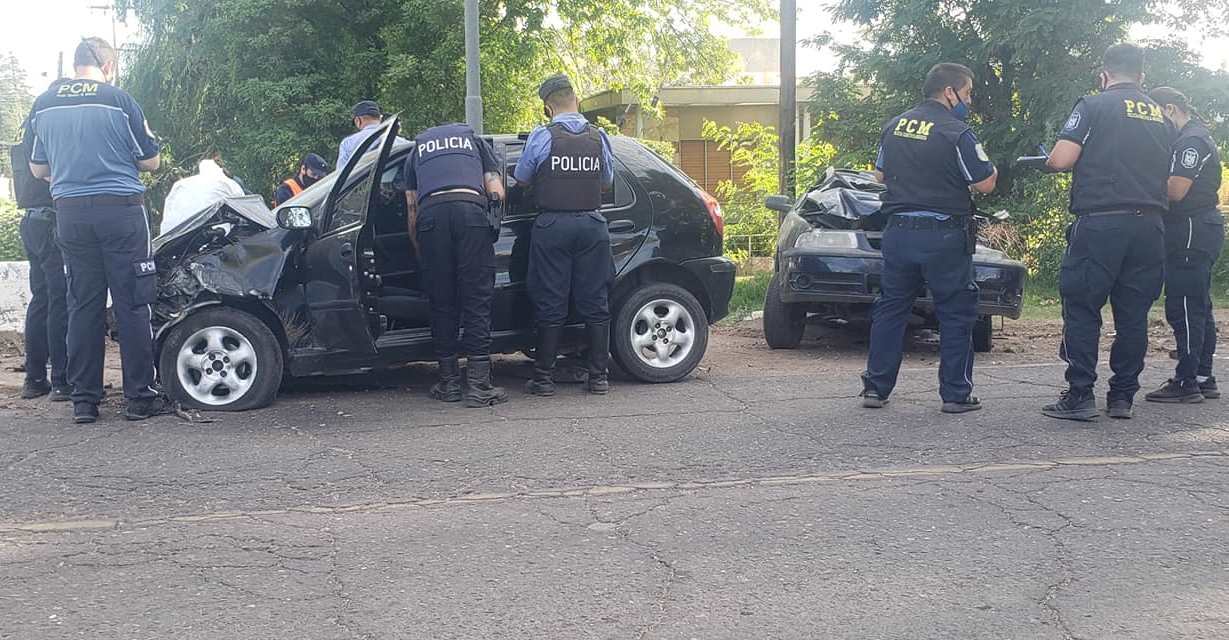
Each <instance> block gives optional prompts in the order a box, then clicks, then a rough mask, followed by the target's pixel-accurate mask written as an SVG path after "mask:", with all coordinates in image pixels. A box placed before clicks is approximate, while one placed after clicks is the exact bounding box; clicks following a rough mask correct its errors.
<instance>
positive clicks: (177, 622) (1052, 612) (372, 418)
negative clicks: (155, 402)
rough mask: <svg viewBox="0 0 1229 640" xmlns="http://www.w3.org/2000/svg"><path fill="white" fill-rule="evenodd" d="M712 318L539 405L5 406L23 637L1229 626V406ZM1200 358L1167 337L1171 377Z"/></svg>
mask: <svg viewBox="0 0 1229 640" xmlns="http://www.w3.org/2000/svg"><path fill="white" fill-rule="evenodd" d="M934 359H935V356H934V353H933V350H927V349H921V350H919V351H918V352H915V353H912V354H911V355H910V358H909V360H908V361H907V362H906V365H905V369H904V371H903V372H902V383H901V386H900V388H899V389H898V391H897V393H896V394H895V395H894V396H893V400H894V402H893V403H892V404H891V405H889V408H887V409H885V410H881V411H865V410H861V409H859V408H857V405H856V402H855V400H854V396H855V394H856V393H857V392H858V390H859V389H860V387H859V383H858V379H857V374H858V373H859V371H860V369H861V366H862V361H861V355H860V354H858V353H857V352H856V351H854V350H852V349H850V350H839V349H837V350H833V349H828V348H825V347H821V346H811V347H809V348H804V349H800V350H798V351H792V352H770V351H768V350H767V349H766V348H765V347H764V346H763V344H762V342H760V341H759V340H756V339H754V338H750V337H745V336H741V335H738V334H735V333H720V334H718V335H714V337H713V342H712V344H711V346H710V355H709V357H708V358H707V359H706V361H705V363H704V364H703V365H702V369H701V370H700V371H699V372H698V373H697V375H696V376H695V377H694V378H692V379H689V380H687V381H685V382H682V383H679V384H674V385H663V386H649V385H639V384H634V383H631V382H628V381H626V380H624V379H622V378H616V379H615V380H614V389H613V391H612V393H611V394H610V395H609V396H606V397H592V398H591V397H587V396H584V395H583V394H582V393H581V391H580V389H579V388H578V387H575V386H572V387H564V388H563V390H562V391H561V393H560V395H559V396H557V397H555V398H554V399H537V398H528V397H525V396H524V395H522V394H521V393H520V392H519V385H520V383H521V381H522V380H523V379H524V377H525V376H526V375H527V373H528V368H527V367H526V366H525V365H524V364H523V363H522V361H520V360H516V359H508V360H502V361H500V362H499V363H498V365H497V374H498V375H499V377H500V381H501V383H503V384H506V385H507V386H508V387H509V388H510V390H511V391H512V395H513V402H512V403H510V404H507V405H503V406H500V407H496V408H493V409H464V408H460V407H455V406H445V405H440V404H438V403H433V402H431V401H429V400H428V399H427V398H426V393H425V392H426V387H427V386H428V384H429V382H430V380H431V374H432V370H431V368H429V367H412V368H409V369H407V370H405V371H401V372H398V373H396V374H392V375H381V376H374V377H366V378H364V377H358V378H347V379H343V380H331V381H313V382H311V383H308V384H303V385H298V386H296V387H295V388H294V389H292V390H290V391H288V392H287V393H285V394H284V395H283V396H282V397H281V399H279V401H278V402H277V403H276V404H275V405H274V406H273V407H270V408H268V409H265V410H261V411H256V412H250V413H245V414H234V415H227V414H213V415H212V416H211V417H214V418H215V419H216V421H215V422H212V423H208V424H194V423H187V422H183V421H179V420H176V419H174V418H164V419H158V420H154V421H150V422H147V423H126V422H122V421H121V420H119V418H118V416H117V415H116V414H115V411H114V408H109V410H107V411H105V412H104V419H103V421H101V422H99V423H98V424H96V425H89V426H86V427H79V426H73V425H71V424H68V420H67V419H66V417H67V414H66V413H63V411H67V409H66V408H62V407H59V406H49V405H47V404H46V403H42V402H24V401H14V402H11V403H9V404H8V405H7V407H6V408H3V409H0V638H5V639H7V638H13V639H21V640H26V639H43V638H57V639H58V638H81V637H88V638H92V639H94V638H97V639H109V638H116V639H120V638H123V639H146V638H148V639H151V640H152V639H163V638H176V639H177V640H179V639H196V638H201V639H205V638H228V639H232V638H233V639H248V638H250V639H253V640H255V639H260V640H264V639H268V638H296V639H333V638H336V639H346V638H370V639H376V638H432V639H445V638H458V639H460V638H465V639H469V638H569V639H571V638H620V639H622V638H628V639H650V638H656V639H674V638H677V639H684V640H685V639H690V638H731V639H744V638H900V639H902V640H903V639H910V640H915V639H919V638H1029V639H1048V638H1054V639H1093V638H1114V639H1115V640H1119V639H1140V640H1145V639H1146V640H1154V639H1157V638H1224V637H1227V636H1229V548H1227V547H1229V542H1227V541H1229V521H1227V517H1229V491H1227V489H1229V411H1227V410H1226V405H1225V404H1224V403H1223V401H1216V402H1208V403H1205V404H1202V405H1188V406H1159V405H1145V404H1143V403H1141V404H1140V405H1139V406H1137V417H1136V419H1135V420H1131V421H1110V420H1108V419H1102V420H1101V421H1099V422H1096V423H1090V424H1078V423H1065V422H1059V421H1053V420H1049V419H1047V418H1044V417H1042V416H1041V415H1040V414H1039V413H1038V412H1037V409H1038V406H1039V405H1040V404H1041V403H1042V402H1043V401H1046V400H1049V399H1050V398H1052V397H1053V396H1054V395H1056V393H1057V391H1058V389H1059V388H1060V386H1061V379H1062V377H1061V376H1062V369H1061V366H1060V365H1058V364H1056V363H1052V362H1047V361H1045V360H1041V361H1037V360H1036V359H1032V360H1030V359H1028V358H1025V357H1019V356H1017V355H1013V354H1000V353H995V354H991V355H990V356H989V357H983V358H981V360H980V361H979V362H980V365H981V368H979V369H978V371H977V383H978V389H977V393H978V395H979V396H980V397H981V398H982V400H983V402H984V403H985V404H986V405H987V409H986V410H984V411H981V412H977V413H972V414H965V415H960V416H944V415H942V414H940V413H939V412H938V399H937V397H936V393H935V387H936V383H935V380H934V376H935V374H934V370H933V366H934ZM1169 366H1170V363H1169V362H1168V361H1164V360H1153V361H1152V362H1150V363H1149V368H1148V370H1147V372H1146V373H1145V380H1144V386H1145V387H1146V388H1149V387H1151V386H1153V385H1154V384H1159V383H1160V382H1162V381H1163V380H1164V379H1165V377H1166V375H1167V373H1168V367H1169Z"/></svg>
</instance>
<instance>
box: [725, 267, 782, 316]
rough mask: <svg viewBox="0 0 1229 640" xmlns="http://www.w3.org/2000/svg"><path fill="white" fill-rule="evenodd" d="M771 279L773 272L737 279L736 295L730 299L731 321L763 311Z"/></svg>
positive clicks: (735, 281)
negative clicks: (765, 294)
mask: <svg viewBox="0 0 1229 640" xmlns="http://www.w3.org/2000/svg"><path fill="white" fill-rule="evenodd" d="M771 279H772V272H771V271H765V272H760V273H753V274H751V275H746V276H738V277H737V278H735V280H734V295H733V296H731V297H730V315H729V319H730V320H731V321H738V320H742V319H743V318H746V317H747V316H748V315H750V314H751V313H752V312H753V311H759V310H760V309H763V308H764V293H765V292H766V291H768V281H769V280H771Z"/></svg>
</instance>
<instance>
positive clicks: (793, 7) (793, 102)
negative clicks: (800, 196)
mask: <svg viewBox="0 0 1229 640" xmlns="http://www.w3.org/2000/svg"><path fill="white" fill-rule="evenodd" d="M797 40H798V6H797V1H796V0H781V97H780V100H781V105H780V106H781V111H780V124H781V126H780V127H779V128H778V129H779V131H778V133H780V135H781V144H780V147H781V152H780V156H779V164H780V169H779V170H778V174H777V181H778V182H777V184H778V185H779V188H780V192H781V193H782V194H784V195H787V196H789V197H790V198H793V197H794V159H795V152H796V149H795V142H794V137H795V136H796V135H797V133H796V130H797V127H798V78H797V64H796V59H797V50H796V47H797Z"/></svg>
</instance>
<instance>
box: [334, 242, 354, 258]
mask: <svg viewBox="0 0 1229 640" xmlns="http://www.w3.org/2000/svg"><path fill="white" fill-rule="evenodd" d="M337 253H339V254H341V257H343V258H353V257H354V245H352V244H350V243H349V242H347V243H345V244H343V245H341V247H339V248H338V249H337Z"/></svg>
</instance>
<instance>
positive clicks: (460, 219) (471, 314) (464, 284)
mask: <svg viewBox="0 0 1229 640" xmlns="http://www.w3.org/2000/svg"><path fill="white" fill-rule="evenodd" d="M425 204H426V206H425V207H424V208H423V209H422V210H421V211H420V212H419V214H418V245H419V249H420V250H421V251H422V260H421V265H422V270H423V278H422V282H423V286H424V288H425V289H426V291H427V297H428V298H429V299H430V300H431V337H432V338H433V339H434V340H435V354H436V356H437V357H440V358H450V357H453V356H455V355H457V353H458V347H459V348H460V351H462V352H464V353H465V354H466V355H469V356H471V357H473V356H485V355H489V354H490V352H491V300H492V298H493V297H494V296H495V246H494V244H493V234H492V232H491V226H490V223H489V222H488V221H487V218H486V210H485V209H484V208H483V207H482V206H481V205H478V204H476V203H473V202H468V201H464V200H452V201H442V202H437V203H434V204H433V203H432V202H431V201H430V200H429V199H428V200H427V201H426V203H425ZM458 328H463V329H464V332H463V334H462V337H461V339H460V340H459V341H458V339H457V331H458Z"/></svg>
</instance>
